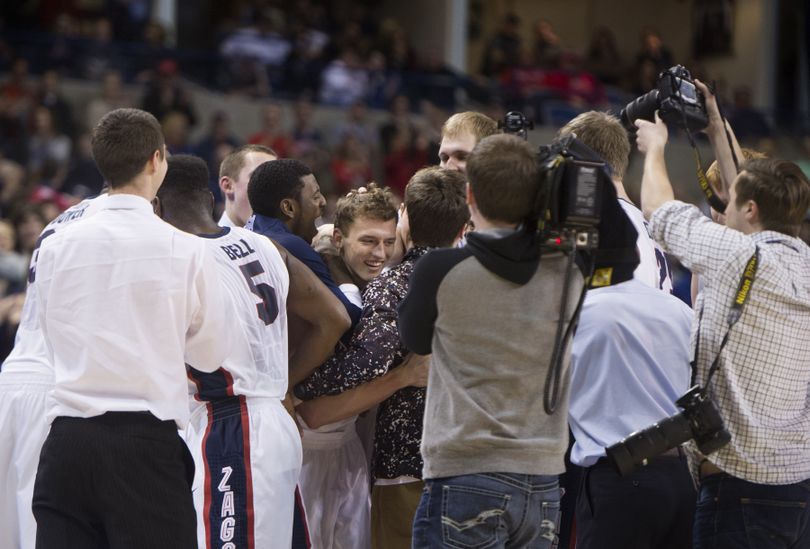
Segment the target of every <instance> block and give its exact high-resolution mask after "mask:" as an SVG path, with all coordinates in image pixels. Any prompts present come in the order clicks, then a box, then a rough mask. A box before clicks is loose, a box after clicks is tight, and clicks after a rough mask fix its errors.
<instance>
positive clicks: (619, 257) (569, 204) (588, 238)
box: [498, 111, 638, 286]
mask: <svg viewBox="0 0 810 549" xmlns="http://www.w3.org/2000/svg"><path fill="white" fill-rule="evenodd" d="M498 125H499V127H500V128H501V129H502V130H503V131H504V133H510V134H514V135H517V136H519V137H523V138H524V139H526V138H527V131H526V130H527V129H531V128H533V125H532V123H531V122H530V121H528V120H527V119H526V117H525V116H524V115H523V114H522V113H520V112H516V111H512V112H509V113H507V114H506V116H505V117H504V119H503V121H501V122H499V124H498ZM537 162H538V166H539V168H540V176H539V184H538V192H537V196H536V200H535V207H534V210H533V215H532V219H530V220H529V221H528V222H527V224H526V227H527V230H530V231H536V232H537V234H538V235H539V236H540V238H541V243H542V245H543V247H544V248H545V249H547V250H549V251H551V250H555V249H557V250H570V249H576V250H578V251H581V252H587V255H588V257H589V259H591V260H592V261H593V268H594V272H595V273H597V274H598V273H602V274H601V275H599V276H595V277H594V282H592V286H607V285H610V284H616V283H618V282H623V281H625V280H629V279H630V278H632V271H633V270H634V269H635V266H636V265H638V255H637V254H636V238H637V235H638V233H637V232H636V229H635V227H633V224H632V223H631V222H630V220H629V219H628V218H627V216H626V215H625V213H624V211H623V210H622V208H621V206H620V205H619V202H618V199H617V195H616V187H615V186H614V185H613V182H612V181H611V178H610V168H609V167H608V165H607V164H606V163H605V161H604V160H602V158H601V157H600V156H599V155H597V154H596V153H595V152H594V151H593V150H591V149H590V148H589V147H588V146H587V145H585V144H584V143H582V142H581V141H579V140H578V139H577V138H576V136H574V135H568V136H565V137H561V138H558V139H555V140H554V141H553V142H552V143H550V144H549V145H543V146H540V147H539V148H538V151H537Z"/></svg>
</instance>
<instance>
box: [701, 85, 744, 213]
mask: <svg viewBox="0 0 810 549" xmlns="http://www.w3.org/2000/svg"><path fill="white" fill-rule="evenodd" d="M695 86H697V88H698V90H700V92H701V93H702V94H703V97H704V98H705V99H706V112H707V114H708V115H709V125H708V126H706V130H705V132H706V135H708V136H709V141H710V142H711V144H712V150H713V151H714V158H715V159H716V160H717V166H718V168H719V169H720V183H721V187H722V188H720V189H714V190H715V192H716V193H717V196H718V197H719V198H720V199H721V200H722V201H723V202H728V190H729V188H730V187H731V183H732V182H733V181H734V178H736V177H737V166H735V165H734V157H733V156H732V154H731V148H732V147H734V154H736V155H737V160H738V161H740V162H742V160H743V155H742V149H741V148H740V144H739V143H738V142H737V137H736V136H735V135H734V132H733V131H732V130H731V126H730V125H729V124H728V121H725V122H724V121H723V119H722V118H721V117H720V109H719V108H718V106H717V98H716V97H715V96H714V94H713V93H712V92H711V90H709V87H708V86H706V84H704V83H703V82H701V81H700V80H697V79H696V80H695ZM726 130H728V134H729V135H730V136H731V143H732V144H731V146H729V142H728V137H727V136H726ZM720 213H722V212H720Z"/></svg>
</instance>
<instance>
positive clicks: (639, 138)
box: [635, 112, 675, 219]
mask: <svg viewBox="0 0 810 549" xmlns="http://www.w3.org/2000/svg"><path fill="white" fill-rule="evenodd" d="M635 124H636V127H637V128H638V132H637V133H636V145H637V146H638V150H639V151H641V152H642V153H643V154H644V175H642V177H641V209H642V211H643V212H644V217H646V218H647V219H649V218H650V216H652V214H653V212H654V211H655V210H657V209H658V208H660V207H661V206H662V205H663V204H664V203H665V202H668V201H670V200H675V192H674V191H673V190H672V183H670V181H669V175H667V165H666V162H665V160H664V149H665V148H666V144H667V138H668V133H667V127H666V125H665V124H664V123H663V122H661V119H660V118H659V117H658V113H657V112H656V113H655V123H652V122H649V121H647V120H641V119H638V120H636V122H635Z"/></svg>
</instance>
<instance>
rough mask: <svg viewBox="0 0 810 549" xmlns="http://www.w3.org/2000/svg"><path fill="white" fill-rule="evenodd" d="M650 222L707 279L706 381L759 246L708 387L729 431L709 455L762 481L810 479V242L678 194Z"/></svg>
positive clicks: (701, 377)
mask: <svg viewBox="0 0 810 549" xmlns="http://www.w3.org/2000/svg"><path fill="white" fill-rule="evenodd" d="M651 229H652V234H653V237H654V238H655V239H656V240H657V241H658V242H660V243H661V245H662V246H663V247H664V249H665V250H666V251H667V252H669V253H671V254H673V255H674V256H676V257H677V258H678V259H679V260H680V261H681V263H683V265H684V266H685V267H687V268H688V269H690V270H691V271H692V272H693V273H696V274H698V275H700V276H701V280H703V281H704V282H705V287H704V289H703V291H702V292H701V294H700V297H699V298H698V302H697V304H696V311H699V313H698V315H697V316H696V319H695V323H694V324H695V325H694V326H693V330H692V332H693V333H692V345H693V349H694V345H695V342H696V339H697V336H698V335H699V337H700V345H699V347H698V354H699V356H698V357H697V368H698V376H697V381H698V383H699V384H701V385H703V384H705V383H706V378H707V375H708V371H709V367H710V366H711V364H712V362H713V361H714V358H715V356H716V355H717V351H718V349H719V347H720V342H721V341H722V339H723V336H724V335H725V334H726V332H728V330H729V327H728V314H729V311H730V309H731V304H732V302H733V300H734V297H735V295H736V292H737V288H738V286H739V284H740V279H741V277H742V273H743V271H744V269H745V266H746V264H747V262H748V260H749V259H750V258H751V256H752V255H753V254H754V252H755V250H756V248H757V247H758V248H759V265H758V269H757V273H756V278H755V280H754V283H753V285H752V286H751V291H750V295H749V298H748V301H747V303H746V304H745V306H744V309H743V312H742V316H741V317H740V320H739V321H738V322H737V323H736V324H735V325H734V327H733V328H731V331H730V333H729V340H728V343H727V344H726V346H725V347H724V349H723V351H722V354H721V356H720V361H719V369H718V371H717V372H716V373H715V375H714V378H713V379H712V382H711V386H710V387H708V393H709V395H710V396H711V398H712V399H713V400H714V402H715V403H716V404H717V406H718V408H719V410H720V414H721V415H722V416H723V420H724V421H725V424H726V428H727V429H728V431H729V433H730V434H731V442H730V443H729V444H728V445H726V446H725V447H724V448H722V449H720V450H719V451H717V452H716V453H713V454H712V455H711V456H710V460H711V461H712V462H713V463H714V464H715V465H717V466H718V467H719V468H721V469H722V470H724V471H725V472H727V473H729V474H731V475H733V476H735V477H738V478H742V479H744V480H747V481H750V482H755V483H760V484H792V483H796V482H799V481H802V480H805V479H808V478H810V248H808V247H807V245H805V244H804V243H803V242H802V241H801V240H799V239H797V238H793V237H789V236H787V235H784V234H782V233H778V232H773V231H762V232H758V233H754V234H751V235H745V234H743V233H741V232H739V231H735V230H733V229H729V228H727V227H724V226H721V225H717V224H715V223H713V222H712V221H711V220H709V219H708V218H706V217H705V216H704V215H703V214H702V213H701V212H700V211H699V210H698V209H697V208H696V207H695V206H692V205H689V204H684V203H682V202H678V201H673V202H667V203H666V204H664V205H663V206H662V207H661V208H659V209H658V210H656V211H655V213H654V214H653V216H652V219H651ZM700 316H702V319H701V320H700V323H699V330H700V334H697V331H698V318H699V317H700ZM689 446H690V447H691V449H692V450H694V446H693V445H692V444H690V445H689ZM693 457H694V454H693ZM692 461H693V464H694V461H695V460H694V459H693V460H692Z"/></svg>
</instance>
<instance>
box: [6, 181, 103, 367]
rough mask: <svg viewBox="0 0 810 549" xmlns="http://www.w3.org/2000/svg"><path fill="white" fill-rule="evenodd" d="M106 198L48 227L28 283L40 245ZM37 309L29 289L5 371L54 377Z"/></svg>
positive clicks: (86, 203)
mask: <svg viewBox="0 0 810 549" xmlns="http://www.w3.org/2000/svg"><path fill="white" fill-rule="evenodd" d="M106 199H107V195H106V194H103V195H100V196H97V197H96V198H89V199H87V200H83V201H81V202H79V203H78V204H76V205H75V206H72V207H70V208H68V209H67V210H65V211H64V212H62V214H60V215H59V216H58V217H56V218H55V219H54V220H53V221H51V222H50V223H48V224H47V225H46V226H45V228H44V229H43V230H42V233H40V235H39V240H37V245H36V247H35V248H34V253H33V254H32V255H31V263H30V265H29V268H28V273H29V274H28V279H29V281H30V280H31V279H32V277H31V273H33V272H34V270H35V269H36V264H37V257H38V254H39V245H40V244H41V243H42V241H43V240H45V239H46V238H48V237H49V236H51V235H52V234H54V233H55V232H56V231H59V230H61V229H62V228H63V227H67V226H68V225H71V224H73V223H75V222H76V221H80V220H82V219H87V218H88V217H90V216H91V215H93V214H94V213H96V212H97V211H98V209H99V205H100V204H102V202H103V201H104V200H106ZM37 307H38V305H37V294H36V292H35V291H33V289H32V288H31V287H30V286H29V288H28V291H27V292H26V295H25V303H24V304H23V310H22V314H21V317H20V325H19V327H18V328H17V335H16V336H15V338H14V349H12V351H11V353H10V354H9V355H8V357H7V358H6V360H5V361H4V362H3V371H8V372H12V371H14V372H30V373H38V374H48V375H53V365H52V364H51V358H50V353H49V351H48V345H47V343H46V342H45V336H44V335H43V334H42V330H41V329H40V327H39V321H38V319H37V316H38V314H37V313H38V311H37Z"/></svg>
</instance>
